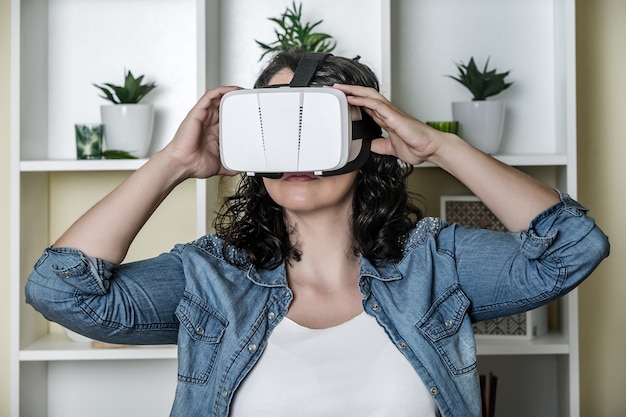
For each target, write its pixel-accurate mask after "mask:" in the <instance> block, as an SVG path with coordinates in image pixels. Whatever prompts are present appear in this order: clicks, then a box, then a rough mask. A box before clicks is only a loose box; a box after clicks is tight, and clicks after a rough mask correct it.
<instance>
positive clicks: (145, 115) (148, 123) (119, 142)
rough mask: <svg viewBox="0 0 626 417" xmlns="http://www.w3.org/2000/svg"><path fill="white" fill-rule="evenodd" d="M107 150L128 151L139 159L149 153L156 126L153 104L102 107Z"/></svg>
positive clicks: (101, 113)
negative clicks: (153, 130)
mask: <svg viewBox="0 0 626 417" xmlns="http://www.w3.org/2000/svg"><path fill="white" fill-rule="evenodd" d="M100 117H101V118H102V124H103V125H104V143H105V145H106V149H107V150H118V151H126V152H128V153H130V154H131V155H133V156H136V157H137V158H143V157H145V156H146V155H147V153H148V148H149V147H150V141H151V140H152V127H153V126H154V106H153V105H152V104H112V105H106V106H100Z"/></svg>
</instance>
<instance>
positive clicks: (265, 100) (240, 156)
mask: <svg viewBox="0 0 626 417" xmlns="http://www.w3.org/2000/svg"><path fill="white" fill-rule="evenodd" d="M351 128H352V126H351V119H350V113H349V106H348V101H347V99H346V96H345V94H344V93H342V92H341V91H339V90H336V89H333V88H321V87H302V88H293V87H277V88H265V89H253V90H237V91H231V92H229V93H227V94H225V95H224V97H223V98H222V101H221V105H220V154H221V158H222V164H223V165H224V167H226V168H228V169H231V170H233V171H241V172H247V173H250V174H251V173H274V172H319V171H330V170H335V169H338V168H341V167H343V166H344V165H345V164H346V162H348V156H349V153H350V145H351V141H352V131H351Z"/></svg>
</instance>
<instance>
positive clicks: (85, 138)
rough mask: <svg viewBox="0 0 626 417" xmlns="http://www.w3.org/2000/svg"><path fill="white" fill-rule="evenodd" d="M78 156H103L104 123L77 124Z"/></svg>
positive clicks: (75, 127)
mask: <svg viewBox="0 0 626 417" xmlns="http://www.w3.org/2000/svg"><path fill="white" fill-rule="evenodd" d="M74 130H75V132H76V158H77V159H100V158H102V131H103V129H102V125H101V124H100V123H83V124H75V125H74Z"/></svg>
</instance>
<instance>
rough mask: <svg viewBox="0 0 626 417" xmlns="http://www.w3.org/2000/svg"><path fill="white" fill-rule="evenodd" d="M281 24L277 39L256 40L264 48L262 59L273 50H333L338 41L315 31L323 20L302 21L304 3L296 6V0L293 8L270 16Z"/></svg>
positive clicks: (273, 20) (276, 32) (276, 31)
mask: <svg viewBox="0 0 626 417" xmlns="http://www.w3.org/2000/svg"><path fill="white" fill-rule="evenodd" d="M268 19H269V20H271V21H272V22H274V23H276V24H277V25H278V26H279V29H276V30H274V33H275V34H276V40H275V41H274V42H271V43H264V42H260V41H258V40H255V42H256V43H257V44H258V45H259V46H260V47H261V48H262V49H263V50H264V52H263V55H261V58H260V59H263V57H264V56H265V55H267V54H269V53H271V52H275V51H283V50H294V49H301V50H304V51H306V52H331V51H333V50H334V49H335V46H336V45H337V43H336V42H335V41H334V40H333V38H332V36H331V35H329V34H327V33H320V32H313V30H314V29H315V28H316V27H317V26H319V24H320V23H322V22H323V20H319V21H317V22H315V23H309V22H307V23H302V3H300V4H299V5H298V6H296V2H295V1H294V2H293V4H292V8H289V7H287V9H286V10H285V12H284V13H283V14H282V15H280V17H270V18H268Z"/></svg>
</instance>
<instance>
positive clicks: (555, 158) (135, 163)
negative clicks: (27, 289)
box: [20, 154, 567, 172]
mask: <svg viewBox="0 0 626 417" xmlns="http://www.w3.org/2000/svg"><path fill="white" fill-rule="evenodd" d="M493 157H494V158H496V159H498V160H500V161H502V162H504V163H505V164H507V165H511V166H552V165H555V166H558V165H567V156H566V155H561V154H525V155H493ZM147 161H148V160H147V159H100V160H75V159H73V160H72V159H67V160H60V159H59V160H29V161H22V162H20V171H22V172H63V171H76V172H80V171H95V172H98V171H134V170H136V169H138V168H139V167H141V166H142V165H143V164H145V163H146V162H147ZM434 166H435V165H434V164H432V163H429V162H425V163H423V164H420V165H416V167H418V168H429V167H434Z"/></svg>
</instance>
